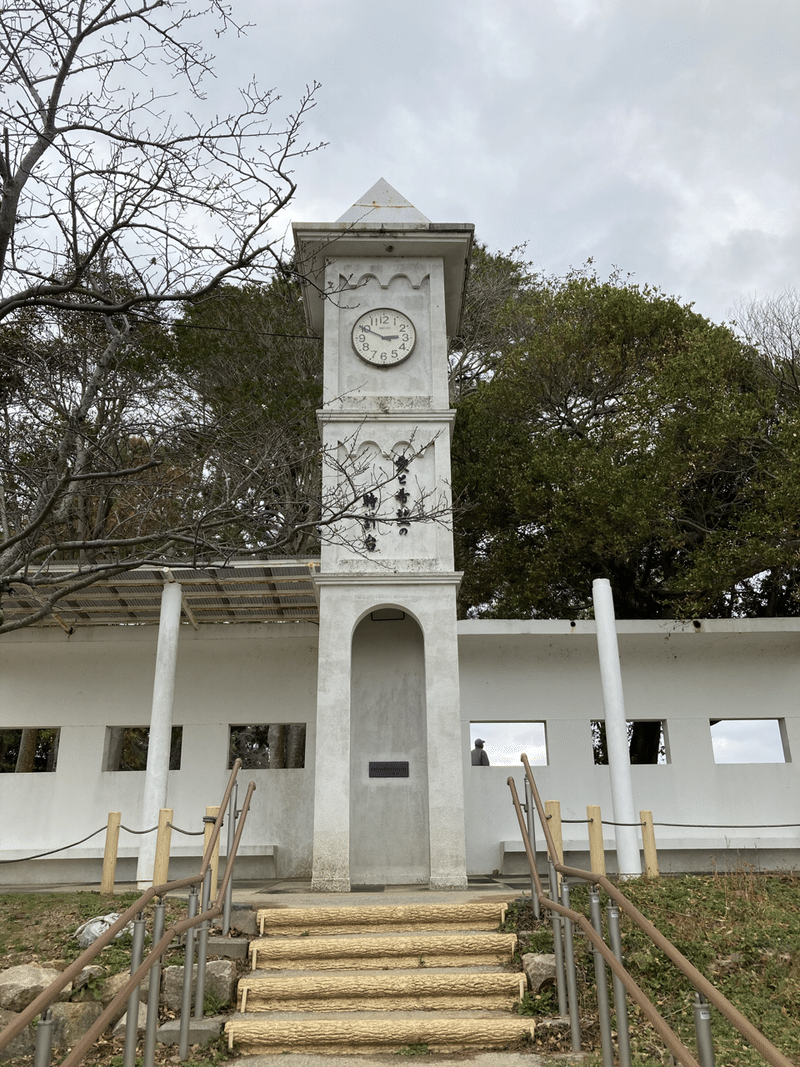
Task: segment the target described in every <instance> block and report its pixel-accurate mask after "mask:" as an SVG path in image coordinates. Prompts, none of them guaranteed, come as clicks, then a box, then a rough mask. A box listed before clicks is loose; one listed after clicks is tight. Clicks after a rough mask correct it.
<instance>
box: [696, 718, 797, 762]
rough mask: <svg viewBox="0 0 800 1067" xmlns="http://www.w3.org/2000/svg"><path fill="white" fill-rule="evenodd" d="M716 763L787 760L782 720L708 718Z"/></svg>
mask: <svg viewBox="0 0 800 1067" xmlns="http://www.w3.org/2000/svg"><path fill="white" fill-rule="evenodd" d="M710 725H711V745H712V748H713V749H714V762H715V763H790V762H791V755H790V753H789V742H788V739H787V736H786V724H785V722H784V720H783V719H711V720H710Z"/></svg>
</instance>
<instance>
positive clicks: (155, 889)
mask: <svg viewBox="0 0 800 1067" xmlns="http://www.w3.org/2000/svg"><path fill="white" fill-rule="evenodd" d="M241 766H242V761H241V760H239V759H237V760H236V761H235V763H234V765H233V769H232V771H231V775H230V778H229V780H228V785H227V788H226V789H225V794H224V796H223V800H222V803H221V804H220V808H219V814H218V815H217V818H216V821H215V823H214V829H213V830H212V832H211V834H210V835H209V841H208V844H207V845H206V849H205V852H204V854H203V859H202V863H201V865H200V872H199V873H198V874H195V875H191V876H190V877H188V878H180V879H177V880H176V881H173V882H166V883H165V884H163V885H158V886H151V887H150V888H149V889H146V890H145V891H144V893H142V895H141V896H140V897H139V899H138V900H137V901H135V903H133V904H131V906H130V907H129V908H128V909H127V910H126V911H124V912H123V913H122V915H120V917H119V918H118V919H117V920H116V922H114V923H112V925H111V926H110V927H109V928H108V929H107V930H105V931H104V932H103V933H102V934H101V935H100V936H99V937H98V938H97V939H96V940H95V941H93V942H92V944H91V945H89V947H88V948H87V949H85V950H84V951H83V952H82V953H81V955H80V956H78V958H77V959H76V960H75V961H74V962H73V963H71V964H70V965H69V967H67V968H66V969H65V970H63V971H62V972H61V973H60V974H59V976H58V978H56V979H55V980H54V981H53V982H51V984H50V985H49V986H48V987H47V989H45V990H44V991H43V992H42V993H40V994H39V996H38V997H36V999H35V1000H33V1001H32V1002H31V1003H30V1004H29V1005H28V1007H27V1008H25V1010H24V1011H21V1012H20V1013H19V1015H18V1016H17V1018H16V1019H14V1020H13V1021H12V1022H11V1023H9V1025H8V1026H7V1027H6V1028H5V1029H4V1030H3V1031H2V1032H0V1050H2V1049H3V1048H5V1046H6V1045H7V1044H9V1042H11V1041H13V1040H14V1038H15V1037H16V1036H17V1035H18V1034H20V1033H21V1032H22V1031H23V1030H24V1029H25V1027H26V1026H28V1024H29V1023H31V1022H32V1021H33V1019H34V1018H36V1016H37V1015H39V1014H40V1013H41V1012H43V1011H45V1010H46V1009H47V1008H48V1007H49V1006H50V1005H51V1004H52V1003H53V1001H54V1000H55V999H56V997H57V996H58V994H59V993H60V992H61V990H62V989H63V988H64V987H65V986H66V985H68V984H69V983H70V982H71V981H72V980H73V978H75V977H77V975H78V974H80V972H81V971H82V970H83V968H84V967H86V966H87V965H88V964H89V963H90V962H91V961H92V960H93V959H94V958H95V956H97V955H98V954H99V953H100V952H102V950H103V949H104V948H105V947H106V946H107V945H109V944H111V942H112V941H113V940H114V938H115V937H116V935H117V934H118V933H119V932H120V930H122V929H124V927H125V926H127V924H128V923H129V922H130V921H131V919H133V918H135V917H136V916H137V915H139V914H140V913H141V912H142V911H143V910H144V908H145V906H146V905H147V904H149V903H150V901H151V900H152V899H153V898H154V897H159V898H160V897H164V896H166V895H167V894H168V893H172V892H175V891H177V890H179V889H186V888H189V887H191V886H197V885H201V884H202V883H203V880H204V879H205V876H206V871H207V870H208V867H209V866H210V864H211V858H212V856H213V853H214V846H215V845H216V842H217V838H218V837H219V833H220V829H221V827H222V820H223V815H224V812H225V810H226V807H227V804H228V801H229V799H230V795H231V792H232V791H233V787H234V784H235V782H236V777H237V775H238V773H239V770H240V768H241ZM255 788H256V787H255V783H254V782H250V784H249V785H248V787H247V793H246V794H245V799H244V802H243V804H242V808H241V819H240V821H239V824H238V826H237V828H236V835H235V837H234V840H233V846H232V849H231V851H230V855H228V856H227V862H226V865H225V874H224V876H223V879H222V883H221V885H220V887H219V890H218V892H217V903H215V904H214V906H213V907H211V908H207V909H206V910H205V911H202V912H200V913H199V914H198V915H195V916H193V917H191V918H187V919H182V920H181V921H180V922H178V923H175V925H174V926H171V927H170V928H169V930H167V931H166V932H165V933H164V936H163V937H162V938H161V939H160V941H159V942H158V944H157V945H154V946H153V948H152V949H151V950H150V952H149V953H148V955H147V957H146V958H145V959H144V960H143V961H142V963H141V965H140V966H139V967H138V968H137V970H136V971H135V972H134V973H133V974H132V975H131V977H130V979H129V980H128V982H126V984H125V985H124V986H123V987H122V988H121V989H120V990H119V991H118V992H117V994H116V996H115V997H114V999H113V1000H112V1001H111V1002H110V1003H109V1004H108V1005H107V1006H106V1007H105V1008H104V1010H103V1012H102V1014H101V1015H99V1016H98V1018H97V1019H96V1020H95V1022H94V1023H93V1024H92V1026H91V1027H90V1029H89V1030H88V1031H87V1032H86V1034H85V1035H84V1036H83V1037H82V1038H81V1040H80V1041H79V1042H78V1043H77V1044H76V1045H75V1046H74V1047H73V1049H72V1051H71V1052H70V1053H69V1055H68V1056H67V1057H66V1059H64V1061H63V1063H62V1065H61V1067H75V1065H76V1064H78V1063H80V1062H81V1060H82V1058H83V1057H84V1056H85V1055H86V1053H87V1052H88V1050H89V1048H90V1046H91V1045H92V1043H93V1042H94V1041H95V1040H96V1039H97V1038H98V1037H99V1036H100V1034H102V1033H103V1031H104V1030H105V1029H106V1027H107V1026H108V1024H109V1023H110V1021H111V1019H112V1017H113V1015H114V1014H115V1012H116V1010H117V1008H118V1007H119V1005H120V1004H121V1003H122V1002H123V1001H125V1000H126V999H127V997H128V996H130V994H131V993H132V992H133V990H134V989H135V988H136V987H137V986H138V985H139V984H140V983H141V981H142V979H143V978H144V976H145V975H146V974H147V973H148V971H149V970H150V968H151V967H153V965H154V964H155V963H156V962H157V961H158V960H159V959H160V958H161V956H162V955H163V954H164V952H165V951H166V950H167V948H168V947H169V945H170V943H171V942H172V940H173V939H174V938H175V937H178V936H179V935H180V934H182V933H184V932H185V931H187V930H189V929H192V928H194V927H195V926H198V925H200V924H201V923H203V922H206V921H208V920H210V919H213V918H216V916H218V915H221V914H222V911H223V908H224V900H225V894H226V891H227V888H228V883H229V881H230V878H231V875H232V874H233V864H234V860H235V859H236V854H237V852H238V849H239V842H240V840H241V836H242V831H243V830H244V824H245V821H246V818H247V812H248V810H249V808H250V799H251V797H252V795H253V793H254V791H255Z"/></svg>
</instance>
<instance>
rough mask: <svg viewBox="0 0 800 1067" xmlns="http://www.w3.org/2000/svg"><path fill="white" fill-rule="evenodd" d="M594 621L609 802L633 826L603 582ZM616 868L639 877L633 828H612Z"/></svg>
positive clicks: (596, 587)
mask: <svg viewBox="0 0 800 1067" xmlns="http://www.w3.org/2000/svg"><path fill="white" fill-rule="evenodd" d="M592 599H593V600H594V617H595V622H596V623H597V653H598V656H599V658H600V680H601V683H602V687H603V704H604V706H605V713H606V744H607V746H608V767H609V772H610V774H611V801H612V805H613V808H614V822H619V823H637V822H638V819H637V817H636V811H635V808H634V804H633V779H632V778H631V761H630V753H629V751H628V724H627V720H626V718H625V701H624V699H623V695H622V672H621V670H620V665H619V646H618V644H617V627H616V623H615V621H614V598H613V594H612V592H611V584H610V582H609V581H608V579H607V578H596V579H595V581H594V582H592ZM614 831H615V834H616V839H617V864H618V866H619V874H620V877H621V878H638V877H639V876H640V875H641V873H642V863H641V859H640V856H639V831H638V829H637V827H636V826H615V827H614Z"/></svg>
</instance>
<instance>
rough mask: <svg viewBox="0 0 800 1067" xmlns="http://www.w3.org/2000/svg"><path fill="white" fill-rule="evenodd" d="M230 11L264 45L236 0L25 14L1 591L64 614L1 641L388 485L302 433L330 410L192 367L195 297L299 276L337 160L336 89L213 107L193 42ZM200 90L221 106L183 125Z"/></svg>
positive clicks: (18, 87)
mask: <svg viewBox="0 0 800 1067" xmlns="http://www.w3.org/2000/svg"><path fill="white" fill-rule="evenodd" d="M209 19H215V20H216V22H217V28H218V31H219V32H226V31H232V32H233V33H239V32H241V28H240V27H238V26H236V25H235V23H234V22H233V21H232V19H231V16H230V9H229V8H227V7H225V6H224V5H223V4H222V3H221V2H220V0H200V2H199V3H198V5H197V6H196V7H194V8H192V7H189V6H187V5H185V4H183V3H180V2H179V0H8V2H7V3H6V4H5V7H4V10H3V16H2V21H1V22H0V91H1V92H2V96H0V124H1V125H2V126H3V137H2V145H0V179H2V194H1V198H0V532H1V533H2V539H1V540H0V598H2V597H7V596H9V595H13V594H14V591H15V589H19V588H20V587H24V588H25V590H26V591H27V592H28V593H29V594H30V595H32V596H34V597H35V598H36V599H37V602H38V603H39V604H40V609H39V610H37V611H36V612H34V613H33V614H32V615H29V616H27V617H26V618H25V620H24V621H22V620H20V619H19V618H17V619H13V620H12V619H10V618H9V619H6V620H5V621H3V620H2V616H0V633H3V632H7V631H8V630H11V629H16V628H19V626H21V625H28V624H30V623H31V622H35V621H37V620H39V619H42V618H45V617H46V616H47V615H48V614H49V613H51V612H52V611H53V610H54V608H55V607H56V605H57V603H58V600H59V599H60V598H61V597H62V596H64V595H66V594H67V593H69V592H72V591H75V590H77V589H80V588H83V587H85V586H88V585H90V584H92V583H93V582H95V581H97V580H98V578H101V577H110V576H112V575H114V574H117V573H120V572H122V571H126V570H130V569H132V568H134V567H136V566H139V565H141V564H143V563H152V562H154V561H158V562H159V563H169V562H170V561H174V562H176V561H184V562H185V561H187V560H188V561H190V562H193V563H195V564H197V565H202V564H204V563H206V562H208V561H210V560H214V561H217V562H218V561H219V560H221V559H222V560H224V559H226V558H229V557H230V556H231V555H233V554H237V555H238V554H242V553H244V554H250V555H257V554H265V553H286V554H291V553H293V552H295V551H304V550H305V549H306V548H307V547H308V543H309V542H310V541H318V539H319V536H320V530H322V531H323V533H322V536H330V537H336V536H338V535H339V533H338V531H339V530H340V529H341V528H342V525H341V524H342V521H343V520H348V517H349V521H347V522H346V523H345V525H346V526H347V527H348V528H350V529H352V528H353V522H354V521H357V519H358V516H359V515H360V497H359V494H360V493H363V492H364V481H365V479H368V472H367V471H365V470H361V469H359V467H358V463H357V461H355V460H351V459H345V460H342V459H341V458H340V457H339V455H338V454H335V455H334V454H331V455H330V456H323V455H321V452H320V446H319V442H318V439H317V438H316V436H315V435H314V437H312V436H311V435H308V434H298V432H297V422H298V420H302V419H304V418H306V416H307V412H303V413H297V412H293V411H292V410H291V409H290V407H289V406H288V405H285V406H284V407H285V410H281V409H280V405H279V410H278V411H277V412H276V413H274V417H272V418H271V419H268V420H264V419H263V418H260V419H259V418H256V417H255V416H256V415H258V413H259V411H260V410H261V407H262V406H260V405H259V404H258V403H256V404H254V405H252V410H251V411H250V415H253V416H254V417H253V418H251V419H250V421H249V422H248V419H247V418H245V417H244V413H243V412H242V410H241V408H239V409H237V407H236V405H235V404H233V405H231V404H229V405H228V406H227V408H226V407H225V406H224V405H223V406H222V407H220V406H219V405H215V404H214V403H213V402H212V399H213V398H210V397H209V395H208V394H207V393H205V392H204V391H203V390H202V389H199V388H198V383H197V381H195V380H193V378H192V374H191V373H182V371H181V368H180V366H179V364H178V363H176V362H175V361H174V360H173V359H172V354H173V353H172V352H171V349H170V345H171V341H170V340H169V337H170V336H171V330H172V329H174V328H175V327H176V322H175V318H176V315H177V313H178V311H179V310H181V311H182V310H183V309H185V307H186V306H187V304H186V302H187V301H189V302H191V303H193V304H194V305H195V306H196V305H197V302H198V301H200V300H202V299H203V298H204V297H208V296H209V295H210V294H211V293H213V292H214V291H216V289H217V288H219V287H220V286H221V285H222V284H223V283H225V282H230V283H236V284H241V283H242V282H243V281H244V280H246V279H248V278H258V279H262V278H263V277H264V275H265V272H268V271H269V270H270V269H277V270H278V272H279V273H280V270H281V264H282V260H281V254H282V248H281V241H280V238H276V236H275V234H274V232H273V229H272V223H273V221H274V219H275V216H276V215H277V214H278V213H279V212H281V211H283V209H285V208H286V207H287V205H288V204H289V202H290V201H291V199H292V197H293V195H294V193H295V188H296V186H295V179H294V176H293V172H292V167H293V166H294V163H295V161H296V160H297V158H298V157H300V156H303V155H305V154H306V153H308V152H311V151H314V150H315V147H319V146H314V145H310V144H308V143H306V142H304V141H301V139H300V136H301V127H302V123H303V120H304V118H305V117H306V115H307V114H308V112H309V110H310V109H311V108H313V106H314V94H315V92H316V90H317V86H316V84H314V85H311V86H310V87H308V88H307V90H306V92H305V93H304V95H303V96H302V98H301V99H300V101H299V103H298V105H297V107H296V109H295V110H294V111H293V112H291V113H290V114H289V115H288V117H287V118H285V119H278V118H276V117H275V115H274V113H275V110H276V103H277V101H278V100H279V97H278V96H277V94H276V92H275V91H274V90H272V89H269V90H266V91H265V90H262V89H261V88H260V87H259V86H258V85H257V84H256V82H255V81H253V82H251V83H250V84H249V85H247V86H246V87H245V88H244V89H242V90H241V105H240V109H239V112H238V113H235V114H229V115H227V116H224V117H219V116H216V115H215V116H214V117H213V118H210V119H208V118H203V117H202V115H203V113H204V112H206V111H207V109H206V105H205V97H204V80H205V79H207V78H208V77H210V76H211V74H212V59H213V57H211V56H209V55H207V54H206V52H205V51H204V49H203V47H202V45H201V44H198V43H197V42H196V41H192V40H191V39H190V37H191V35H192V33H193V31H194V32H195V35H197V34H198V33H199V32H200V30H201V28H202V27H203V26H205V25H206V24H207V21H208V20H209ZM204 20H205V21H204ZM161 84H169V85H171V86H172V89H171V92H172V93H174V94H175V95H162V94H161V92H160V91H159V90H158V89H153V88H151V87H150V86H151V85H156V86H158V85H161ZM185 97H188V98H190V99H192V98H193V99H194V102H195V105H196V107H197V109H198V116H199V117H196V118H195V117H193V116H191V115H188V114H186V115H181V117H178V116H179V114H180V113H181V111H182V102H183V99H184V98H185ZM171 308H174V309H175V312H171V311H170V309H171ZM234 367H235V364H231V368H230V369H231V370H232V369H233V368H234ZM231 377H232V374H230V373H228V374H227V375H226V378H227V379H230V378H231ZM312 410H313V408H312ZM321 461H322V462H326V463H329V464H333V465H334V467H335V468H336V469H337V472H338V474H339V477H338V478H337V479H335V481H336V489H335V490H334V491H333V492H328V493H327V495H326V494H325V493H324V492H323V491H322V489H321V487H320V486H321V483H320V479H319V473H318V472H319V467H320V462H321ZM420 506H421V505H420ZM442 513H443V506H442V507H441V508H440V507H439V505H438V504H434V505H432V506H431V507H430V508H429V509H428V510H427V511H426V512H425V515H424V517H425V518H435V517H436V516H437V515H440V514H442ZM422 517H423V515H422V512H421V511H420V513H419V514H418V515H414V516H413V518H415V519H416V518H422ZM55 564H58V565H59V568H58V570H57V571H55V570H54V565H55Z"/></svg>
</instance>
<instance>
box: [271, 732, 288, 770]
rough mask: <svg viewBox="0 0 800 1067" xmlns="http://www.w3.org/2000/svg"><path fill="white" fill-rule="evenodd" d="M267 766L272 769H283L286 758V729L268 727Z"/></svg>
mask: <svg viewBox="0 0 800 1067" xmlns="http://www.w3.org/2000/svg"><path fill="white" fill-rule="evenodd" d="M268 736H269V765H270V768H272V767H285V766H286V757H285V754H284V747H285V738H286V727H285V726H270V728H269V735H268Z"/></svg>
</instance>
